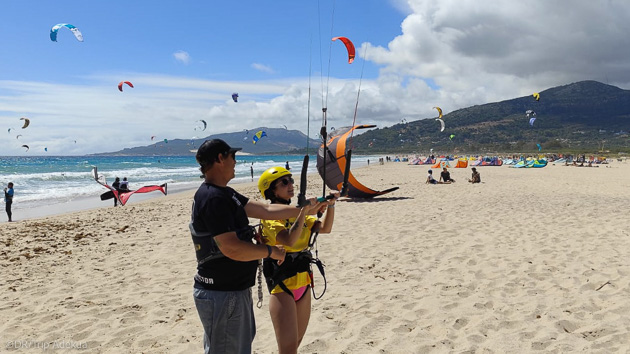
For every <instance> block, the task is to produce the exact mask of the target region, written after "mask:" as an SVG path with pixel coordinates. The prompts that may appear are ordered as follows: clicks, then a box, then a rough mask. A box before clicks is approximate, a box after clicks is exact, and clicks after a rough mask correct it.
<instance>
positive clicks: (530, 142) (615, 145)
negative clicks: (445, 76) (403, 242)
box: [353, 81, 630, 154]
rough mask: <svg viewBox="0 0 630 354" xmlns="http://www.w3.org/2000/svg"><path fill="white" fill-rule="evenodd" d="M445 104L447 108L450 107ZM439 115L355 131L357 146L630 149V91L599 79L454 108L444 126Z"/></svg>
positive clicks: (388, 149) (384, 149)
mask: <svg viewBox="0 0 630 354" xmlns="http://www.w3.org/2000/svg"><path fill="white" fill-rule="evenodd" d="M442 108H443V109H444V110H445V111H446V112H448V107H442ZM530 109H531V110H533V111H535V112H536V113H537V116H536V118H537V119H536V121H535V122H534V125H533V126H530V125H529V119H528V118H527V117H526V114H525V111H527V110H530ZM436 115H437V114H436ZM434 118H435V117H434ZM434 118H430V119H422V120H417V121H413V122H408V123H406V124H396V125H394V126H392V127H386V128H382V129H374V130H371V131H369V132H366V133H364V134H361V135H359V136H355V137H354V141H353V148H354V151H355V152H357V153H370V154H373V153H395V152H401V153H402V152H414V151H428V150H429V149H434V150H436V151H444V152H452V153H456V152H493V151H498V152H510V151H515V152H516V151H519V152H527V151H532V152H533V151H538V148H537V146H536V144H537V143H540V144H541V146H542V149H543V150H542V151H600V150H603V149H605V150H610V151H625V150H628V149H629V147H630V144H629V138H628V133H627V132H629V131H630V91H628V90H622V89H620V88H618V87H614V86H610V85H606V84H602V83H599V82H596V81H582V82H577V83H573V84H569V85H565V86H559V87H554V88H550V89H548V90H545V91H541V92H540V100H539V101H536V100H535V99H534V98H533V97H532V96H526V97H519V98H515V99H511V100H507V101H502V102H496V103H488V104H484V105H479V106H472V107H468V108H464V109H459V110H456V111H453V112H449V113H448V114H445V115H444V116H443V119H444V121H445V123H446V128H445V130H444V132H440V129H439V128H440V123H439V122H438V121H436V120H435V119H434ZM361 123H362V124H369V122H361ZM451 134H453V135H454V137H453V139H452V140H451V139H449V137H450V135H451ZM370 145H371V146H370ZM602 145H603V146H604V148H603V149H602Z"/></svg>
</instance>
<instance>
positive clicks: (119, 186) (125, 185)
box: [112, 177, 129, 206]
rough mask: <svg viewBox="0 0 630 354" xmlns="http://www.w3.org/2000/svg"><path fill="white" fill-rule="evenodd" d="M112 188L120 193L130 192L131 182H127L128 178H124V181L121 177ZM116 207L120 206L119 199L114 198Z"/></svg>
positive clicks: (115, 180) (117, 178)
mask: <svg viewBox="0 0 630 354" xmlns="http://www.w3.org/2000/svg"><path fill="white" fill-rule="evenodd" d="M112 187H113V188H114V189H115V190H116V191H118V192H119V193H121V192H122V193H124V192H129V181H127V177H123V180H122V181H121V180H120V177H116V179H114V183H112ZM114 206H118V198H114Z"/></svg>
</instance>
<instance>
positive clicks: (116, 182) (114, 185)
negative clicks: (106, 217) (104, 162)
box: [112, 177, 120, 206]
mask: <svg viewBox="0 0 630 354" xmlns="http://www.w3.org/2000/svg"><path fill="white" fill-rule="evenodd" d="M112 188H114V189H115V190H116V191H118V192H120V177H116V179H115V180H114V183H112ZM114 206H118V198H117V197H116V196H114Z"/></svg>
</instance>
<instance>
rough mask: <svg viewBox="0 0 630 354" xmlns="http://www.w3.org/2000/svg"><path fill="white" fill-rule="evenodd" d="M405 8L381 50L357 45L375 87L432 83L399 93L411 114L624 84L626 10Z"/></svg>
mask: <svg viewBox="0 0 630 354" xmlns="http://www.w3.org/2000/svg"><path fill="white" fill-rule="evenodd" d="M407 3H408V5H409V8H410V9H411V13H410V14H409V15H408V16H407V17H406V18H405V20H404V21H403V23H402V25H401V29H402V33H401V34H400V35H399V36H397V37H396V38H394V39H393V40H392V41H391V42H390V43H389V44H388V46H387V48H384V47H380V46H377V47H374V46H371V45H370V44H369V43H365V44H364V46H365V45H367V46H369V47H368V50H367V52H368V54H367V56H368V60H371V61H373V62H375V63H378V64H380V65H383V68H382V70H381V80H382V79H383V78H385V77H388V76H390V77H391V78H390V79H389V80H394V79H393V78H395V77H398V78H399V81H400V82H403V80H413V79H422V78H428V79H432V80H433V81H434V82H435V83H436V84H437V86H438V87H439V88H438V89H437V90H432V91H428V92H426V91H424V90H422V85H420V86H419V87H418V86H415V87H411V86H408V87H407V88H406V90H403V92H400V94H401V95H402V96H400V97H404V98H405V99H403V100H401V101H406V99H408V98H410V97H409V96H412V95H410V94H411V91H412V90H420V92H418V93H421V94H423V96H416V97H417V98H416V101H418V103H422V102H426V106H423V107H422V108H421V109H419V108H420V107H416V111H419V112H426V107H427V106H430V104H429V102H433V103H434V104H440V105H441V106H442V107H443V108H444V107H446V109H447V110H453V109H456V108H461V107H466V106H469V105H473V104H482V103H486V102H490V101H497V100H502V99H509V98H513V97H517V96H521V95H527V94H530V93H531V92H534V91H539V90H543V89H546V88H548V87H553V86H557V85H562V84H567V83H570V82H575V81H581V80H589V79H592V80H598V81H602V82H606V81H607V78H610V79H613V80H614V81H613V82H610V84H615V85H618V86H621V87H628V85H629V84H630V61H628V60H627V56H628V55H627V48H628V47H629V46H630V39H629V38H630V37H628V36H627V33H628V32H629V31H630V25H629V24H628V23H629V22H630V21H628V17H627V14H628V13H630V3H627V2H623V1H607V2H588V1H575V2H571V4H570V6H569V5H568V4H567V3H566V2H562V1H530V2H511V1H499V2H479V1H470V0H464V1H462V0H441V1H438V2H436V1H429V0H409V1H407ZM363 49H365V47H363V48H362V50H361V51H358V52H359V53H363ZM410 78H411V79H410ZM423 91H424V92H423ZM407 106H409V105H403V106H402V107H403V108H401V111H404V110H405V108H404V107H407ZM409 108H412V107H409Z"/></svg>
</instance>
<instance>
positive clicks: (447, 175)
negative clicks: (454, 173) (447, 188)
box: [440, 167, 455, 182]
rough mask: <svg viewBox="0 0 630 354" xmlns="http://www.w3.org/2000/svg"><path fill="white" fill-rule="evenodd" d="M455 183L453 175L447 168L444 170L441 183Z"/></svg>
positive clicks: (441, 174)
mask: <svg viewBox="0 0 630 354" xmlns="http://www.w3.org/2000/svg"><path fill="white" fill-rule="evenodd" d="M441 181H444V182H455V180H454V179H452V178H451V173H450V172H448V170H447V169H446V167H444V168H442V172H441V173H440V182H441Z"/></svg>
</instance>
